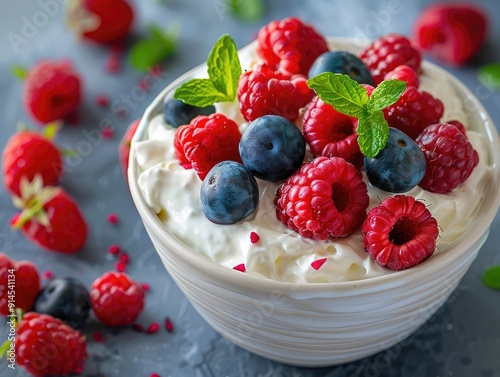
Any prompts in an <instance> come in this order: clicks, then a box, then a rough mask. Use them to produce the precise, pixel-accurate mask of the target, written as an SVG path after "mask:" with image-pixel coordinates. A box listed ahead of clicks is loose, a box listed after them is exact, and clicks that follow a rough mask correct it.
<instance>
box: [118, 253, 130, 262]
mask: <svg viewBox="0 0 500 377" xmlns="http://www.w3.org/2000/svg"><path fill="white" fill-rule="evenodd" d="M118 258H119V259H120V261H121V262H123V263H125V264H129V263H130V257H129V256H128V254H127V253H125V252H122V253H121V254H120V256H119V257H118Z"/></svg>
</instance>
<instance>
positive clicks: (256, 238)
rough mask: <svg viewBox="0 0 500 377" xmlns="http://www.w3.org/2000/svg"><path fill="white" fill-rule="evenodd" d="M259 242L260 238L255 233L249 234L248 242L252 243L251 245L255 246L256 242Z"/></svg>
mask: <svg viewBox="0 0 500 377" xmlns="http://www.w3.org/2000/svg"><path fill="white" fill-rule="evenodd" d="M259 240H260V236H259V235H258V234H257V233H255V232H250V242H251V243H253V244H256V243H257V242H259Z"/></svg>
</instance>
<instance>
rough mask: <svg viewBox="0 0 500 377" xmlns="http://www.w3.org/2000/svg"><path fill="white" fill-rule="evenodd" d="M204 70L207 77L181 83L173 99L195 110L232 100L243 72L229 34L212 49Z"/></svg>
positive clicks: (220, 39) (221, 38)
mask: <svg viewBox="0 0 500 377" xmlns="http://www.w3.org/2000/svg"><path fill="white" fill-rule="evenodd" d="M207 67H208V69H207V73H208V78H201V79H192V80H190V81H188V82H186V83H184V84H182V85H181V86H179V87H178V88H177V89H176V91H175V93H174V98H175V99H180V100H182V101H184V102H185V103H187V104H188V105H192V106H197V107H205V106H209V105H213V104H214V103H216V102H226V101H228V102H230V101H233V100H234V99H235V98H236V94H237V89H238V80H239V78H240V75H241V73H242V71H241V64H240V59H239V57H238V50H237V48H236V44H235V43H234V41H233V39H232V38H231V37H230V36H229V35H228V34H224V35H223V36H222V37H220V38H219V40H218V41H217V42H216V43H215V45H214V46H213V47H212V50H211V51H210V54H209V56H208V59H207Z"/></svg>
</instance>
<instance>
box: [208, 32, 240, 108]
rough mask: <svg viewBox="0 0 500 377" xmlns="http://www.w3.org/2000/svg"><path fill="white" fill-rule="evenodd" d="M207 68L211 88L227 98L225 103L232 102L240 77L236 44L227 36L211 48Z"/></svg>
mask: <svg viewBox="0 0 500 377" xmlns="http://www.w3.org/2000/svg"><path fill="white" fill-rule="evenodd" d="M207 66H208V76H209V77H210V80H211V81H212V83H213V86H214V87H215V88H216V89H217V90H218V91H219V92H220V93H222V94H223V95H224V96H225V97H226V98H227V101H232V100H234V99H235V98H236V92H237V88H238V80H239V78H240V75H241V65H240V59H239V57H238V50H237V48H236V44H235V43H234V41H233V40H232V39H231V37H230V36H229V34H224V35H223V36H222V37H220V38H219V40H218V41H217V42H216V43H215V45H214V47H212V50H211V51H210V55H209V56H208V59H207Z"/></svg>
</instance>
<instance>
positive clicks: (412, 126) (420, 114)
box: [384, 86, 444, 140]
mask: <svg viewBox="0 0 500 377" xmlns="http://www.w3.org/2000/svg"><path fill="white" fill-rule="evenodd" d="M443 113H444V107H443V103H442V102H441V101H440V100H439V99H437V98H434V97H433V96H432V95H431V94H430V93H428V92H426V91H419V90H418V89H417V88H415V87H412V86H409V87H407V88H406V90H405V91H404V93H403V95H402V96H401V97H400V98H399V100H398V101H397V102H396V103H395V104H394V105H391V106H389V107H387V108H386V109H384V116H385V119H386V120H387V123H389V126H390V127H394V128H397V129H398V130H401V131H403V132H404V133H405V134H407V135H408V136H409V137H411V138H412V139H413V140H415V139H416V138H417V136H418V135H419V134H420V132H422V130H423V129H424V128H425V127H427V126H430V125H431V124H435V123H438V122H439V120H440V119H441V117H442V116H443Z"/></svg>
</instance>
